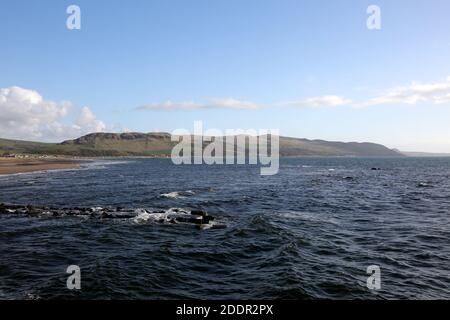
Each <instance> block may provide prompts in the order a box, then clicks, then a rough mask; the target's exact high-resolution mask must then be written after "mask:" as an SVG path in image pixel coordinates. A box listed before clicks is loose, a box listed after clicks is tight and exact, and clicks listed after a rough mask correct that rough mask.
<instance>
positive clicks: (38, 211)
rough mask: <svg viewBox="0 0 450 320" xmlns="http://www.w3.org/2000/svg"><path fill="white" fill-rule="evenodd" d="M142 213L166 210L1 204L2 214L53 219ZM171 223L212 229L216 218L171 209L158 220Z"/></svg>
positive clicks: (120, 217) (115, 217) (193, 211)
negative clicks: (212, 222) (164, 216)
mask: <svg viewBox="0 0 450 320" xmlns="http://www.w3.org/2000/svg"><path fill="white" fill-rule="evenodd" d="M142 213H144V214H145V213H150V214H151V213H158V214H161V213H163V214H164V213H166V211H164V210H157V211H155V212H148V211H147V210H144V209H139V210H135V209H124V208H121V207H117V208H100V207H97V208H81V207H73V208H50V207H43V206H42V207H40V206H33V205H26V206H20V205H8V204H4V203H0V214H24V215H28V216H33V217H40V216H53V217H64V216H75V217H76V216H86V217H89V218H95V219H100V220H103V219H132V218H136V217H138V215H140V214H142ZM166 221H167V222H169V223H171V224H176V223H185V224H191V225H195V226H201V229H204V228H207V227H212V226H213V224H211V221H214V217H212V216H210V215H208V213H207V212H206V211H204V210H191V211H185V210H183V209H176V208H175V209H171V210H169V213H168V216H167V217H166V218H161V219H158V220H157V222H159V223H164V222H166Z"/></svg>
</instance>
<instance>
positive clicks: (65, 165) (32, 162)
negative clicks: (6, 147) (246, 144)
mask: <svg viewBox="0 0 450 320" xmlns="http://www.w3.org/2000/svg"><path fill="white" fill-rule="evenodd" d="M79 167H80V161H79V160H75V159H71V158H61V157H46V158H42V157H41V158H38V157H29V158H7V157H0V175H5V174H16V173H26V172H36V171H46V170H64V169H78V168H79Z"/></svg>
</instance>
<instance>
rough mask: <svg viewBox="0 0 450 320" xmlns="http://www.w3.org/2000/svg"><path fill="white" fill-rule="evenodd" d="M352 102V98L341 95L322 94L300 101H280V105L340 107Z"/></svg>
mask: <svg viewBox="0 0 450 320" xmlns="http://www.w3.org/2000/svg"><path fill="white" fill-rule="evenodd" d="M351 104H352V100H349V99H345V98H343V97H339V96H322V97H312V98H306V99H304V100H299V101H290V102H283V103H279V104H278V105H280V106H287V107H298V108H322V107H340V106H348V105H351Z"/></svg>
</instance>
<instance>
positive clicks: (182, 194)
mask: <svg viewBox="0 0 450 320" xmlns="http://www.w3.org/2000/svg"><path fill="white" fill-rule="evenodd" d="M193 195H195V192H194V191H192V190H187V191H173V192H168V193H161V194H160V195H159V196H160V197H161V198H169V199H183V198H186V197H190V196H193Z"/></svg>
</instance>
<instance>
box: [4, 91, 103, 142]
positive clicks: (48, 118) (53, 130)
mask: <svg viewBox="0 0 450 320" xmlns="http://www.w3.org/2000/svg"><path fill="white" fill-rule="evenodd" d="M74 109H75V108H74V107H73V106H72V104H71V103H70V102H61V103H57V102H54V101H50V100H45V99H44V98H43V97H42V96H41V95H40V94H39V93H38V92H36V91H34V90H29V89H24V88H20V87H10V88H0V137H2V138H11V139H24V140H39V141H60V140H64V139H68V138H74V137H78V136H81V135H84V134H87V133H90V132H99V131H103V130H105V127H106V126H105V124H104V123H103V122H102V121H100V120H98V119H97V118H96V117H95V115H94V114H93V113H92V111H91V110H90V109H89V108H88V107H84V108H82V109H81V110H79V115H78V117H77V119H76V120H75V121H74V122H73V123H70V118H69V116H70V115H71V114H73V113H75V114H76V113H77V112H76V111H77V110H76V109H75V110H74ZM71 111H73V112H71Z"/></svg>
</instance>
